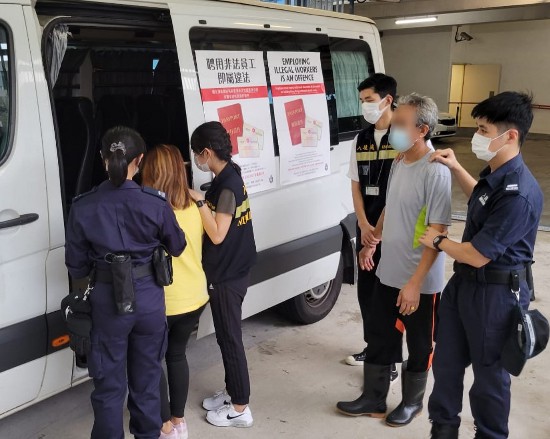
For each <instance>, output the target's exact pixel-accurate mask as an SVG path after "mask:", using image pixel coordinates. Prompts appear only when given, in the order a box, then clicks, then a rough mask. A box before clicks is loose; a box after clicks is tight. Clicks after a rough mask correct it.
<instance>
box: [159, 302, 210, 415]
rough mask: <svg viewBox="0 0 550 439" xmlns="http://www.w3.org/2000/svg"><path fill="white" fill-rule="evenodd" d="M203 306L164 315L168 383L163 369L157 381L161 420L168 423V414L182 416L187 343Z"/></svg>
mask: <svg viewBox="0 0 550 439" xmlns="http://www.w3.org/2000/svg"><path fill="white" fill-rule="evenodd" d="M205 307H206V305H204V306H201V307H200V308H199V309H197V310H195V311H192V312H189V313H185V314H178V315H174V316H168V317H167V318H166V319H167V321H168V349H167V351H166V356H165V358H166V370H167V372H168V382H167V381H166V376H165V374H164V371H163V373H162V377H161V380H160V401H161V417H162V422H168V421H169V420H170V418H171V417H172V416H173V417H175V418H183V417H184V412H185V404H186V403H187V395H188V393H189V365H188V364H187V355H186V350H187V343H188V342H189V337H190V336H191V333H192V332H193V330H194V329H195V327H196V326H197V323H198V322H199V318H200V316H201V314H202V312H203V311H204V308H205ZM168 389H170V390H168ZM168 393H170V399H168Z"/></svg>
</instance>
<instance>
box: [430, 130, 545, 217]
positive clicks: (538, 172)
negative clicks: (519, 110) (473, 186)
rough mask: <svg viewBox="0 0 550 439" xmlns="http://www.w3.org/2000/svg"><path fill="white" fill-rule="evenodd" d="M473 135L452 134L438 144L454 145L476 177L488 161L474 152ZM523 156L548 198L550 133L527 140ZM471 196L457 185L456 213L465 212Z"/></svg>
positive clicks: (531, 136)
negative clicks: (478, 157) (468, 196)
mask: <svg viewBox="0 0 550 439" xmlns="http://www.w3.org/2000/svg"><path fill="white" fill-rule="evenodd" d="M470 142H471V136H469V137H449V138H445V139H441V140H436V141H435V142H434V146H435V148H437V149H440V148H452V149H453V150H454V151H455V154H456V156H457V158H458V160H459V161H460V163H462V165H463V166H464V167H465V168H466V169H467V170H468V172H470V174H472V175H473V176H474V177H475V178H476V179H477V178H478V176H479V173H480V172H481V170H482V169H483V168H484V167H485V166H486V165H485V163H484V162H482V161H481V160H478V159H477V158H476V157H475V155H474V154H473V153H472V149H471V143H470ZM522 154H523V159H524V160H525V162H526V163H527V166H529V169H530V170H531V172H532V173H533V175H534V176H535V178H536V179H537V181H538V182H539V184H540V186H541V188H542V191H543V192H544V194H545V196H546V195H547V197H545V198H547V199H548V197H550V172H548V169H550V136H545V135H537V134H533V135H529V136H528V138H527V141H526V142H525V144H524V145H523V148H522ZM467 202H468V199H467V198H466V196H465V195H464V193H463V192H462V190H461V189H460V187H459V186H458V184H453V213H455V214H458V215H461V214H463V215H465V214H466V210H467V206H466V203H467ZM540 225H541V226H544V227H550V203H549V202H547V203H546V204H545V206H544V211H543V214H542V219H541V222H540Z"/></svg>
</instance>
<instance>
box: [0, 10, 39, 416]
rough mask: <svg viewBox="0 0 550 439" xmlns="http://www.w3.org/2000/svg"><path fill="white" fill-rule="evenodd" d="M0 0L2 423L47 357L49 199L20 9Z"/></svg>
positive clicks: (31, 387) (31, 388)
mask: <svg viewBox="0 0 550 439" xmlns="http://www.w3.org/2000/svg"><path fill="white" fill-rule="evenodd" d="M11 3H12V4H2V3H1V0H0V353H1V355H0V394H2V398H0V415H1V414H2V413H5V412H7V411H10V410H12V409H14V408H16V407H18V406H20V405H23V404H25V403H27V402H29V401H31V400H33V399H35V398H36V397H37V395H38V394H39V392H40V388H41V386H42V380H43V374H44V369H45V364H46V352H47V336H48V333H47V324H46V316H45V310H46V258H47V255H48V248H49V240H50V237H49V228H48V209H47V193H46V180H45V169H44V154H43V148H42V136H41V125H40V123H41V121H40V117H39V113H38V106H37V94H36V85H35V78H34V73H33V63H32V57H31V51H30V46H29V37H28V35H27V25H26V23H25V17H24V9H25V8H26V6H21V5H16V4H13V2H11Z"/></svg>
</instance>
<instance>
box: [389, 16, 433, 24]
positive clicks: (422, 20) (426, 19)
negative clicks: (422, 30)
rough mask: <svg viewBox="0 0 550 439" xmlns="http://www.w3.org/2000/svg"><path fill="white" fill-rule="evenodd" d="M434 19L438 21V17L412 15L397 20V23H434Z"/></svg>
mask: <svg viewBox="0 0 550 439" xmlns="http://www.w3.org/2000/svg"><path fill="white" fill-rule="evenodd" d="M434 21H437V17H411V18H400V19H398V20H395V24H414V23H432V22H434Z"/></svg>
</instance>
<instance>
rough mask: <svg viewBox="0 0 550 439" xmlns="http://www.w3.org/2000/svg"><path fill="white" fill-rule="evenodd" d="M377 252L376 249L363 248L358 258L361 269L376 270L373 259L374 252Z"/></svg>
mask: <svg viewBox="0 0 550 439" xmlns="http://www.w3.org/2000/svg"><path fill="white" fill-rule="evenodd" d="M375 251H376V247H368V246H367V247H363V248H362V249H361V251H359V255H358V256H357V258H358V260H359V267H360V268H361V270H366V271H372V270H373V269H374V260H373V259H372V257H373V255H374V252H375Z"/></svg>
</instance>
